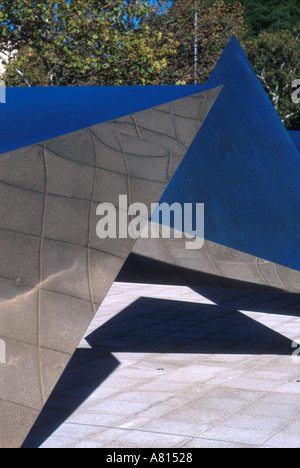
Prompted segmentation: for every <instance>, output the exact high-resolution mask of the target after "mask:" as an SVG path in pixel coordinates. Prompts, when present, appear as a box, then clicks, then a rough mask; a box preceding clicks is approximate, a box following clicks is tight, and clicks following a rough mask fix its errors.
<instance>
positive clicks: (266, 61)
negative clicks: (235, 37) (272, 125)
mask: <svg viewBox="0 0 300 468" xmlns="http://www.w3.org/2000/svg"><path fill="white" fill-rule="evenodd" d="M299 39H300V24H299V26H298V27H296V28H294V29H293V31H288V30H287V31H281V32H280V33H279V34H278V33H268V32H263V33H261V34H260V35H259V36H258V37H257V38H256V39H254V40H252V41H249V42H248V43H246V44H245V47H246V53H247V55H248V57H249V60H250V62H251V63H252V65H253V67H254V69H255V71H256V73H257V75H258V77H259V79H260V81H261V83H262V85H263V87H264V88H265V90H266V92H267V93H268V95H269V97H270V99H271V101H272V102H273V105H274V107H275V109H276V110H277V112H278V114H279V116H280V118H281V120H282V122H283V123H284V125H285V126H286V127H287V128H291V129H299V128H300V109H299V104H296V103H294V102H293V100H292V93H293V88H292V84H293V81H294V80H296V79H299V78H300V53H299V52H300V49H299V43H300V41H299Z"/></svg>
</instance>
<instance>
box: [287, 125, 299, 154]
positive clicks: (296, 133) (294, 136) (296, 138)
mask: <svg viewBox="0 0 300 468" xmlns="http://www.w3.org/2000/svg"><path fill="white" fill-rule="evenodd" d="M288 134H289V136H290V137H291V139H292V141H293V143H294V145H295V146H296V148H297V149H298V151H299V152H300V131H296V130H293V131H289V132H288Z"/></svg>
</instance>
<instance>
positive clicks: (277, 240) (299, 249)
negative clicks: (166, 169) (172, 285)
mask: <svg viewBox="0 0 300 468" xmlns="http://www.w3.org/2000/svg"><path fill="white" fill-rule="evenodd" d="M214 83H221V84H223V85H224V88H223V90H222V91H221V93H220V95H219V97H218V99H217V101H216V103H215V105H214V107H213V108H212V110H211V112H210V114H209V115H208V117H207V119H206V120H205V122H204V124H203V126H202V127H201V129H200V131H199V133H198V135H197V137H196V139H195V141H194V143H193V144H192V146H191V148H190V150H189V152H188V154H187V155H186V157H185V159H184V160H183V162H182V164H181V166H180V168H179V170H178V171H177V173H176V174H175V176H174V178H173V180H172V182H171V183H170V185H169V187H168V189H167V191H166V192H165V195H164V197H163V200H162V201H166V202H169V203H173V202H180V203H193V202H194V203H195V202H198V203H204V204H205V238H206V239H207V240H210V241H213V242H215V243H218V244H221V245H224V246H227V247H230V248H232V249H236V250H239V251H242V252H246V253H248V254H251V255H254V256H257V257H259V258H263V259H266V260H269V261H273V262H275V263H278V264H281V265H285V266H287V267H290V268H293V269H296V270H300V155H299V152H298V151H297V149H296V147H295V145H294V144H293V143H292V141H291V139H290V138H289V136H288V133H287V131H286V130H285V128H284V126H283V124H282V123H281V121H280V119H279V117H278V115H277V113H276V111H275V109H274V107H273V105H272V103H271V101H270V100H269V98H268V96H267V94H266V93H265V91H264V89H263V87H262V86H261V84H260V82H259V80H258V78H257V77H256V75H255V73H254V71H253V69H252V68H251V65H250V63H249V61H248V60H247V58H246V56H245V54H244V52H243V50H242V48H241V47H240V45H239V43H238V41H237V40H236V38H235V37H233V38H232V39H231V41H230V42H229V44H228V46H227V48H226V49H225V51H224V53H223V55H222V57H221V59H220V61H219V62H218V64H217V65H216V68H215V70H214V71H213V73H212V75H211V77H210V79H209V80H208V84H210V85H212V84H214Z"/></svg>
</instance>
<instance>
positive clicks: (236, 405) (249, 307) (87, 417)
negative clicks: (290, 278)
mask: <svg viewBox="0 0 300 468" xmlns="http://www.w3.org/2000/svg"><path fill="white" fill-rule="evenodd" d="M299 339H300V298H299V295H296V294H283V293H281V292H255V291H235V290H224V289H209V288H199V289H198V290H191V289H189V288H187V287H179V286H158V285H142V284H125V283H115V284H114V285H113V286H112V288H111V290H110V292H109V295H108V296H107V297H106V299H105V301H104V302H103V304H102V306H101V308H100V310H99V312H98V313H97V315H96V316H95V318H94V320H93V322H92V324H91V326H90V327H89V329H88V331H87V333H86V335H85V338H84V339H83V340H82V342H81V343H80V346H79V347H78V349H77V351H76V353H75V355H74V356H73V358H72V360H71V362H70V363H69V365H68V367H67V369H66V371H65V373H64V374H63V376H62V378H61V379H60V381H59V383H58V385H57V387H56V388H55V391H54V393H53V394H52V395H51V397H50V399H49V401H48V403H47V405H46V407H45V409H44V410H43V412H42V413H41V415H40V417H39V419H38V420H37V423H36V425H35V427H34V428H33V430H32V431H31V433H30V435H29V437H28V439H27V441H26V443H25V447H42V448H56V447H64V448H73V447H77V448H94V447H96V448H97V447H105V448H127V447H130V448H132V447H133V448H139V447H154V448H164V447H166V448H172V447H175V448H178V447H184V448H193V447H196V448H197V447H199V448H201V447H205V448H215V447H218V448H238V447H272V448H273V447H288V448H289V447H296V448H299V446H300V425H299V416H300V394H299V390H300V383H299V381H300V358H299V357H298V354H299V353H298V349H297V347H298V346H299V345H297V344H296V345H295V344H293V343H294V340H297V341H298V340H299ZM299 343H300V341H299ZM294 346H296V347H294ZM293 353H294V356H293ZM292 358H293V359H292Z"/></svg>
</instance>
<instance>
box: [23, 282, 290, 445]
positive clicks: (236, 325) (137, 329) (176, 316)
mask: <svg viewBox="0 0 300 468" xmlns="http://www.w3.org/2000/svg"><path fill="white" fill-rule="evenodd" d="M203 292H204V291H203ZM206 293H209V291H208V290H206ZM217 293H218V294H217ZM224 293H225V292H224ZM251 294H252V293H251ZM263 294H264V293H260V300H261V302H264V297H263ZM265 294H266V297H265V303H266V305H265V307H264V312H266V311H267V309H268V308H269V311H270V312H272V311H273V307H274V304H273V305H272V304H271V305H269V306H268V305H267V302H268V301H270V299H272V297H271V296H270V294H271V293H270V292H268V293H265ZM274 294H275V296H274V298H275V299H276V297H278V296H277V293H274ZM207 295H208V294H207ZM217 295H218V296H219V299H220V298H221V297H222V290H216V291H215V296H217ZM227 295H228V291H227ZM213 296H214V294H213V290H211V294H210V298H211V299H217V298H216V297H213ZM236 296H237V299H235V295H234V294H232V293H231V297H232V300H231V301H227V302H226V300H225V302H222V301H221V304H220V305H213V304H201V303H191V302H182V301H176V300H163V299H155V298H140V299H138V300H137V301H136V302H134V303H133V304H131V305H130V306H129V307H126V308H125V309H124V310H123V311H121V312H120V313H118V314H117V315H116V316H115V317H113V318H111V319H110V320H109V321H108V322H106V323H105V324H104V325H102V326H101V327H99V328H98V329H96V330H95V331H94V332H92V333H91V334H90V335H89V336H87V337H86V341H87V343H88V344H89V345H90V346H91V348H80V349H77V350H76V352H75V354H74V355H73V357H72V359H71V361H70V363H69V365H68V366H67V369H66V370H65V372H64V374H63V375H62V377H61V379H60V381H59V382H58V384H57V386H56V388H55V389H54V391H53V393H52V395H51V397H50V399H49V400H48V402H47V404H46V405H45V407H44V409H43V411H42V412H41V414H40V416H39V418H38V419H37V421H36V423H35V425H34V427H33V429H32V430H31V432H30V434H29V436H28V437H27V439H26V441H25V443H24V445H23V448H35V447H39V446H40V445H41V444H43V442H45V441H46V440H47V439H48V437H50V435H51V434H52V433H53V432H55V430H57V429H58V428H59V427H60V426H61V425H62V424H63V423H64V422H65V421H66V420H67V419H68V418H69V417H70V416H71V415H72V414H73V413H74V411H76V409H77V408H78V407H79V406H81V405H82V404H83V403H84V401H85V400H86V399H87V398H88V397H89V396H90V395H91V394H92V393H93V392H94V391H95V390H96V389H97V388H98V387H99V386H100V385H101V383H103V382H104V381H105V380H106V379H107V378H109V376H110V375H111V374H112V373H113V372H114V371H115V370H116V369H117V367H118V366H119V364H120V363H119V361H118V360H117V359H116V357H115V356H114V355H113V353H121V352H122V353H129V354H130V353H141V354H143V353H173V354H180V353H184V354H189V353H190V354H214V353H216V354H249V355H252V354H253V355H257V354H263V355H273V354H274V355H292V353H293V349H292V342H291V341H290V340H289V339H288V338H286V337H284V336H282V335H280V334H279V333H277V332H275V331H273V330H271V329H270V328H268V327H266V326H265V325H263V324H262V323H259V322H257V321H255V320H253V319H252V318H250V317H248V316H246V315H244V314H243V313H242V312H239V311H237V308H238V307H240V306H241V305H243V307H244V308H245V306H248V305H249V303H247V300H246V301H245V297H247V294H246V293H245V291H243V292H241V291H239V292H236ZM243 296H244V299H243V303H242V302H241V301H242V297H243ZM252 297H253V294H252ZM285 297H286V298H288V297H289V296H288V295H286V296H285ZM222 300H223V301H224V297H223V298H222ZM235 305H236V306H237V307H235ZM252 305H254V304H253V302H252ZM245 310H246V309H245ZM248 310H249V309H248ZM250 310H252V309H250ZM257 310H259V311H262V310H261V306H257ZM288 312H289V314H290V315H293V312H294V313H295V315H296V314H298V315H299V308H298V306H295V310H293V306H290V307H289V311H288ZM120 390H122V389H120Z"/></svg>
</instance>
